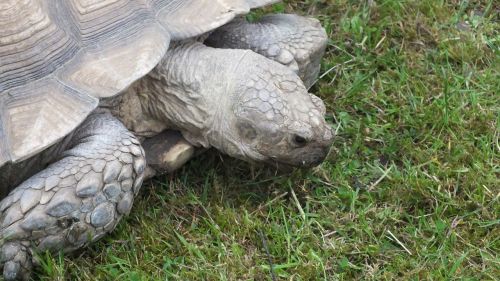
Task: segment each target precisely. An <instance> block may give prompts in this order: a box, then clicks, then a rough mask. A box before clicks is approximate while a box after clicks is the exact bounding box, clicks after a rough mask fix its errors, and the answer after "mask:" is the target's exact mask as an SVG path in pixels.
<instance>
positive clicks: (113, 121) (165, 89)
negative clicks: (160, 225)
mask: <svg viewBox="0 0 500 281" xmlns="http://www.w3.org/2000/svg"><path fill="white" fill-rule="evenodd" d="M272 2H275V1H272V0H67V1H63V0H2V1H1V3H0V198H2V199H1V202H0V212H1V213H0V237H1V242H0V263H1V265H2V267H3V275H4V277H5V279H6V280H16V279H27V278H29V274H30V271H31V268H32V264H33V258H34V257H35V253H37V252H40V251H65V252H69V251H72V250H75V249H78V248H81V247H83V246H84V245H88V244H89V243H91V242H93V241H95V240H97V239H99V238H101V237H102V236H103V235H105V234H106V233H109V232H110V231H112V230H113V229H114V228H115V226H116V225H117V223H118V221H119V220H120V218H121V217H122V216H123V215H126V214H128V213H129V211H130V209H131V207H132V203H133V200H134V196H135V195H136V194H137V193H138V191H139V189H140V186H141V184H142V182H143V180H144V179H145V178H148V177H151V176H153V175H155V174H158V173H162V172H165V171H171V170H173V169H175V168H177V167H179V166H180V165H182V164H183V163H184V162H186V161H187V160H188V159H189V158H190V157H191V156H192V155H193V151H194V147H200V148H208V147H214V148H216V149H218V150H220V151H221V152H223V153H226V154H228V155H230V156H233V157H236V158H239V159H243V160H246V161H253V162H266V163H271V164H276V165H285V166H296V167H311V166H314V165H317V164H319V163H320V162H321V161H322V160H323V159H324V158H325V156H326V154H327V153H328V150H329V147H330V144H331V141H332V132H331V128H330V126H329V125H328V124H327V123H326V122H325V119H324V115H325V107H324V104H323V102H322V101H321V100H320V99H319V98H318V97H316V96H314V95H312V94H309V93H308V91H307V89H306V86H310V85H311V84H312V83H313V81H314V79H316V77H317V74H318V72H319V61H320V59H321V56H322V55H323V53H324V50H325V46H326V34H325V31H324V30H323V28H322V27H321V26H320V24H319V22H318V21H317V20H315V19H309V18H304V17H299V16H296V15H268V16H264V17H263V18H262V19H261V20H260V21H259V22H256V23H249V22H247V21H245V18H244V15H245V14H247V13H248V12H249V11H250V9H252V8H256V7H261V6H264V5H268V4H270V3H272ZM169 130H172V131H169ZM173 130H175V131H176V132H179V133H177V134H176V133H174V131H173ZM145 151H146V152H145Z"/></svg>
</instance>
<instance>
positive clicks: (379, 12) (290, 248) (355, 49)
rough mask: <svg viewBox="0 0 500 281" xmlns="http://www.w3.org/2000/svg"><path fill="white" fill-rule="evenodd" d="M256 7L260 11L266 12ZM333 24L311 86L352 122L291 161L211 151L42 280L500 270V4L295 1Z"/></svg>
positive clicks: (48, 262)
mask: <svg viewBox="0 0 500 281" xmlns="http://www.w3.org/2000/svg"><path fill="white" fill-rule="evenodd" d="M262 12H263V11H256V12H255V13H254V14H252V15H251V18H258V17H259V15H261V14H262ZM266 12H295V13H299V14H303V15H310V16H314V17H317V18H318V19H320V20H321V21H322V23H323V25H324V27H325V28H326V30H327V32H328V34H329V36H330V41H329V46H328V49H327V53H326V56H325V59H324V61H323V64H322V72H321V73H322V75H321V79H320V80H319V81H318V82H317V83H316V85H315V86H314V87H313V88H312V89H311V92H313V93H316V94H317V95H319V96H320V97H322V98H323V100H324V101H325V103H326V105H327V112H328V117H327V118H328V120H329V122H330V123H331V125H332V127H333V128H334V130H335V131H336V132H337V137H336V139H335V143H334V144H333V146H332V149H331V153H330V155H329V157H328V159H327V161H325V162H324V163H323V164H322V165H321V166H319V167H317V168H314V169H312V170H307V171H299V170H297V171H293V172H292V173H280V172H276V171H274V170H272V169H270V168H268V167H264V166H251V165H249V164H246V163H244V162H241V161H238V160H234V159H230V158H228V157H226V156H224V155H221V154H219V153H217V152H215V151H209V152H208V153H205V154H203V155H201V156H200V157H197V158H196V159H194V160H192V161H190V162H189V163H188V164H187V165H186V166H185V167H183V168H182V169H181V170H179V171H178V172H176V173H175V174H173V175H168V176H165V177H162V178H157V179H155V180H154V181H152V182H149V183H146V184H145V185H144V187H143V189H142V191H141V193H140V195H139V197H138V198H137V199H136V202H135V205H134V208H133V210H132V213H131V215H130V216H129V217H127V218H126V219H125V220H123V221H122V223H121V224H120V225H119V227H118V228H117V229H116V230H115V231H114V232H113V233H112V234H111V235H109V236H108V237H106V238H105V239H103V240H101V241H100V242H99V243H97V244H95V245H93V246H91V247H90V248H87V249H85V250H84V251H82V252H80V253H77V254H75V255H72V256H64V257H63V256H57V255H53V256H45V257H44V258H43V259H42V266H41V267H39V268H38V270H37V274H36V276H35V278H36V279H41V280H96V279H97V280H395V279H397V280H458V279H460V280H462V279H468V280H495V279H496V280H498V278H499V276H500V202H499V198H500V188H499V187H500V180H499V175H500V144H499V136H500V125H499V123H500V110H499V109H500V16H499V14H500V4H499V3H498V2H497V1H493V0H490V1H488V0H483V1H479V0H478V1H473V0H470V1H466V0H461V1H459V0H454V1H451V0H450V1H444V0H403V1H397V0H367V1H354V0H316V1H312V0H310V1H287V3H285V4H277V5H274V6H273V7H270V8H268V9H267V10H266Z"/></svg>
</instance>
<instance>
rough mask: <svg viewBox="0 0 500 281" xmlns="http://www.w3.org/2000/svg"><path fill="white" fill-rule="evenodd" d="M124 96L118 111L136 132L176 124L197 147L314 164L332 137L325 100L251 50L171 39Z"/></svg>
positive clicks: (257, 159) (258, 159) (287, 162)
mask: <svg viewBox="0 0 500 281" xmlns="http://www.w3.org/2000/svg"><path fill="white" fill-rule="evenodd" d="M121 99H122V101H121V103H120V105H119V106H118V107H117V110H115V111H116V112H118V113H120V114H121V115H120V118H121V120H122V121H123V122H124V123H125V125H126V126H127V127H128V128H130V129H131V130H133V131H139V130H142V131H157V132H160V131H162V130H164V129H166V128H170V129H177V130H180V131H181V132H182V135H183V136H184V138H186V140H188V141H189V142H190V143H191V144H193V145H195V146H203V147H215V148H217V149H218V150H220V151H222V152H224V153H226V154H228V155H230V156H233V157H236V158H239V159H243V160H247V161H255V162H272V163H278V164H284V165H292V166H300V167H308V166H314V165H317V164H319V163H320V162H321V161H322V160H323V159H324V158H325V156H326V154H327V153H328V150H329V147H330V144H331V141H332V132H331V128H330V126H329V125H328V124H327V123H326V122H325V119H324V114H325V107H324V105H323V103H322V102H321V100H320V99H319V98H317V97H315V96H313V95H310V94H308V93H307V90H306V89H305V87H304V85H303V83H302V81H301V80H300V78H299V77H298V76H297V75H296V74H295V73H293V72H292V71H291V70H290V69H288V68H287V67H285V66H283V65H281V64H279V63H276V62H274V61H272V60H269V59H267V58H265V57H263V56H261V55H259V54H257V53H254V52H253V51H250V50H237V49H233V50H231V49H215V48H210V47H206V46H205V45H203V44H201V43H198V42H181V43H178V44H174V45H172V46H171V47H170V49H169V51H168V52H167V55H166V56H165V57H164V58H163V60H162V61H161V62H160V63H159V65H158V66H157V67H156V68H155V69H154V70H153V71H152V72H151V73H150V74H149V75H148V76H147V77H145V78H143V79H141V80H140V81H139V82H137V83H136V84H135V85H133V86H132V87H131V88H130V89H129V91H128V92H127V93H125V94H124V95H123V96H122V97H121ZM137 102H140V103H141V106H140V108H141V111H140V112H138V111H137V108H138V106H137ZM138 120H141V121H139V122H138ZM145 128H147V129H145Z"/></svg>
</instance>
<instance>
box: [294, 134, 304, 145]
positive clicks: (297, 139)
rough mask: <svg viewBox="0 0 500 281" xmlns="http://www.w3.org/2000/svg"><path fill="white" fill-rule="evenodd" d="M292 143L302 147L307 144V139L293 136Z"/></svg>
mask: <svg viewBox="0 0 500 281" xmlns="http://www.w3.org/2000/svg"><path fill="white" fill-rule="evenodd" d="M293 141H294V142H295V144H296V145H297V146H299V147H303V146H305V145H306V144H307V139H306V138H304V137H302V136H299V135H294V136H293Z"/></svg>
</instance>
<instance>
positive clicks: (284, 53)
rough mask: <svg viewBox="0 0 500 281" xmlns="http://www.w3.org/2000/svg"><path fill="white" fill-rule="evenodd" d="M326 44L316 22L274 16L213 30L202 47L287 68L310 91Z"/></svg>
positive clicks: (243, 20)
mask: <svg viewBox="0 0 500 281" xmlns="http://www.w3.org/2000/svg"><path fill="white" fill-rule="evenodd" d="M327 40H328V38H327V35H326V32H325V30H324V29H323V27H321V24H320V23H319V21H318V20H316V19H313V18H306V17H301V16H297V15H290V14H273V15H266V16H264V17H262V18H261V19H260V20H258V21H257V22H255V23H249V22H247V21H246V20H245V19H244V18H238V19H236V20H234V21H232V22H230V23H228V24H227V25H225V26H222V27H220V28H218V29H216V30H215V31H214V32H213V33H212V34H211V35H210V36H209V37H208V39H207V40H206V41H205V43H206V44H207V45H209V46H212V47H217V48H231V49H249V50H253V51H254V52H257V53H259V54H261V55H263V56H265V57H267V58H269V59H272V60H275V61H277V62H279V63H281V64H283V65H285V66H287V67H289V68H290V69H291V70H293V71H294V72H296V73H297V74H298V75H299V76H300V78H301V79H302V81H304V85H305V86H306V87H307V88H309V87H310V86H312V85H313V83H314V81H315V80H316V79H317V77H318V74H319V70H320V62H321V58H322V57H323V55H324V52H325V48H326V44H327Z"/></svg>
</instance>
